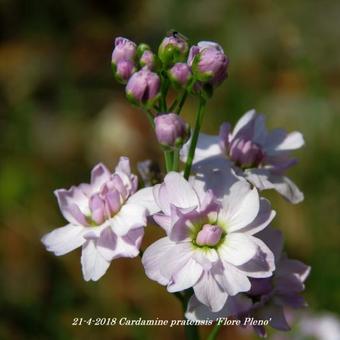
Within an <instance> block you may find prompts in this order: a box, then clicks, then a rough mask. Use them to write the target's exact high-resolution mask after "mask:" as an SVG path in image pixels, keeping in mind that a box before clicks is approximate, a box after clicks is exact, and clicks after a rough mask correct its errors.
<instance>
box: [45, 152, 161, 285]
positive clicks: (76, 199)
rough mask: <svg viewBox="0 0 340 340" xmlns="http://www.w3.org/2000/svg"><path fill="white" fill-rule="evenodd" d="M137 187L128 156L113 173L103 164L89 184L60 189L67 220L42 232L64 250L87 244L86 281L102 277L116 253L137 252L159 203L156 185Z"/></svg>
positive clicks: (53, 247)
mask: <svg viewBox="0 0 340 340" xmlns="http://www.w3.org/2000/svg"><path fill="white" fill-rule="evenodd" d="M136 190H137V176H135V175H133V174H131V171H130V164H129V159H128V158H126V157H121V158H120V161H119V163H118V165H117V167H116V169H115V171H114V173H110V171H109V170H108V169H107V168H106V167H105V166H104V165H103V164H98V165H96V166H95V167H94V168H93V170H92V173H91V183H90V184H80V185H79V186H77V187H76V186H73V187H71V188H70V189H69V190H65V189H60V190H56V191H55V194H56V196H57V199H58V203H59V207H60V210H61V212H62V214H63V215H64V217H65V219H66V220H67V221H68V224H67V225H66V226H64V227H62V228H58V229H55V230H53V231H52V232H50V233H48V234H46V235H45V236H44V237H43V238H42V242H43V244H44V245H45V246H46V249H47V250H48V251H51V252H53V253H54V254H55V255H57V256H60V255H64V254H66V253H68V252H70V251H72V250H74V249H76V248H78V247H82V255H81V264H82V271H83V276H84V279H85V280H86V281H89V280H93V281H97V280H98V279H99V278H100V277H102V276H103V275H104V274H105V272H106V270H107V269H108V267H109V265H110V262H111V261H112V260H113V259H115V258H119V257H135V256H137V255H138V254H139V247H140V244H141V241H142V238H143V233H144V231H143V227H144V226H145V225H146V217H147V215H148V214H149V213H151V212H154V211H155V210H154V209H155V205H154V204H153V197H152V189H151V188H145V189H142V190H139V191H137V192H136ZM156 209H157V208H156Z"/></svg>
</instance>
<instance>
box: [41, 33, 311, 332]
mask: <svg viewBox="0 0 340 340" xmlns="http://www.w3.org/2000/svg"><path fill="white" fill-rule="evenodd" d="M228 66H229V59H228V57H227V56H226V55H225V54H224V51H223V49H222V47H221V46H220V45H219V44H217V43H215V42H208V41H201V42H199V43H197V45H193V46H189V43H188V39H187V38H185V37H184V36H182V35H181V34H179V33H178V32H173V31H171V32H170V33H169V34H168V35H167V36H166V37H165V38H164V39H163V41H162V42H161V44H160V45H159V47H158V53H154V52H153V51H152V50H151V48H150V47H149V46H148V45H146V44H144V43H142V44H139V45H137V44H135V43H134V42H132V41H130V40H128V39H126V38H121V37H120V38H116V40H115V46H114V49H113V53H112V69H113V72H114V75H115V78H116V79H117V80H118V81H119V82H120V83H122V84H124V85H125V86H126V87H125V92H126V95H127V98H128V100H129V101H130V102H132V103H133V104H134V105H137V106H139V107H140V108H141V109H142V110H143V111H144V112H145V113H146V115H147V117H148V119H149V121H150V123H151V125H152V127H153V128H154V132H155V135H156V138H157V140H158V142H159V145H160V146H161V149H162V151H163V152H164V157H165V174H162V173H160V171H159V167H158V165H157V164H156V165H155V164H154V163H152V162H151V161H150V160H148V161H144V162H142V163H140V164H139V165H138V168H139V170H140V173H141V179H142V181H141V183H140V184H138V178H137V176H136V175H134V174H132V173H131V169H130V163H129V160H128V158H126V157H121V158H120V160H119V163H118V165H117V167H116V168H115V170H114V172H112V173H111V172H110V171H109V170H108V169H107V168H106V167H105V166H104V165H102V164H99V165H97V166H95V167H94V169H93V170H92V174H91V183H90V184H81V185H79V186H77V187H71V189H69V190H64V189H61V190H57V191H56V196H57V199H58V203H59V207H60V210H61V212H62V214H63V215H64V217H65V219H66V220H67V222H68V224H67V225H66V226H64V227H62V228H58V229H55V230H54V231H52V232H50V233H49V234H47V235H45V236H44V237H43V238H42V242H43V244H44V245H45V246H46V249H47V250H48V251H51V252H53V253H54V254H55V255H64V254H66V253H68V252H70V251H72V250H74V249H76V248H78V247H82V255H81V265H82V271H83V276H84V279H85V280H86V281H88V280H94V281H96V280H98V279H99V278H100V277H102V276H103V275H104V274H105V272H106V271H107V269H108V267H109V265H110V262H111V261H112V260H114V259H116V258H119V257H136V256H138V254H139V252H140V246H141V243H142V239H143V235H144V227H146V225H147V222H148V221H150V222H151V221H153V222H154V223H156V224H157V225H158V226H159V227H160V228H162V229H163V230H164V233H165V236H164V237H163V238H161V239H159V240H157V241H156V242H154V243H153V244H151V245H150V246H149V247H148V248H146V249H145V251H144V253H143V255H142V256H141V262H142V264H143V266H144V269H145V273H146V275H147V277H148V278H150V279H151V280H154V281H157V282H158V283H159V284H161V285H163V286H166V289H167V291H168V292H170V293H174V294H175V296H176V297H178V298H179V299H180V300H181V302H182V304H183V305H184V306H185V308H186V312H185V317H186V318H187V319H189V320H218V319H219V318H225V317H234V318H237V319H239V320H242V319H246V318H249V317H254V318H264V319H269V318H270V319H271V323H270V325H271V326H272V327H274V328H277V329H279V330H288V329H289V325H288V323H287V321H286V318H285V314H284V309H285V308H286V307H287V306H288V307H292V308H299V307H303V306H305V302H304V299H303V297H302V296H301V292H302V291H303V290H304V282H305V280H306V278H307V276H308V274H309V271H310V268H309V267H308V266H306V265H304V264H303V263H302V262H300V261H297V260H291V259H289V258H288V257H287V255H286V254H285V253H284V252H283V237H282V233H281V232H280V231H278V230H276V229H274V228H273V227H272V226H271V223H272V221H273V219H274V217H275V215H276V212H275V211H274V210H273V209H272V206H271V203H270V202H269V201H268V200H267V199H265V198H263V197H260V194H259V191H261V190H265V189H275V190H276V191H277V192H279V193H280V194H281V195H282V196H284V197H285V198H286V199H287V200H288V201H290V202H292V203H299V202H301V201H302V200H303V194H302V193H301V192H300V190H299V189H298V188H297V186H296V185H295V184H294V183H293V182H292V181H291V180H290V179H289V178H288V177H286V175H285V171H286V170H287V169H288V168H290V167H291V166H292V165H294V164H295V163H296V159H295V158H291V155H290V152H291V151H292V150H295V149H298V148H300V147H301V146H303V144H304V139H303V136H302V134H301V133H299V132H292V133H287V132H286V131H285V130H283V129H274V130H272V131H268V130H267V128H266V126H265V122H264V116H263V115H261V114H257V113H256V112H255V110H252V111H249V112H247V113H246V114H245V115H243V116H242V117H241V118H240V120H239V121H238V122H237V124H236V125H235V127H234V129H231V125H230V124H229V123H226V122H225V123H222V125H221V127H220V131H219V134H218V135H216V136H213V135H206V134H204V133H201V127H202V123H203V117H204V110H205V106H206V103H207V101H208V99H209V98H210V97H211V96H212V95H213V91H214V89H216V88H217V87H218V86H219V85H221V84H222V83H223V81H224V80H225V79H226V78H227V75H228ZM170 90H172V91H174V93H175V100H174V101H173V102H172V103H169V100H168V92H169V91H170ZM188 95H193V96H194V97H196V98H197V99H198V110H197V114H196V120H195V125H194V126H193V127H190V126H189V124H188V123H186V122H185V120H184V119H183V118H182V117H181V116H180V112H181V109H182V107H183V105H184V103H185V100H186V98H187V96H188ZM180 161H181V162H182V163H181V162H180ZM143 186H144V188H143ZM254 327H255V331H256V332H257V333H258V334H259V335H261V336H264V335H265V334H266V331H265V329H264V327H263V326H254ZM188 332H190V330H188Z"/></svg>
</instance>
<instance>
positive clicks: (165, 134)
mask: <svg viewBox="0 0 340 340" xmlns="http://www.w3.org/2000/svg"><path fill="white" fill-rule="evenodd" d="M155 131H156V136H157V140H158V142H159V143H160V144H162V145H164V146H169V147H178V146H180V145H182V144H184V143H185V141H186V140H187V138H188V131H189V128H188V125H187V124H186V123H185V122H184V120H183V119H182V118H181V117H180V116H178V115H177V114H176V113H166V114H162V115H160V116H157V117H156V118H155Z"/></svg>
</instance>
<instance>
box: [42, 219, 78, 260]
mask: <svg viewBox="0 0 340 340" xmlns="http://www.w3.org/2000/svg"><path fill="white" fill-rule="evenodd" d="M84 231H85V228H84V227H83V226H75V225H72V224H68V225H66V226H65V227H61V228H58V229H55V230H53V231H51V232H50V233H48V234H46V235H44V236H43V237H42V239H41V242H42V243H43V244H44V246H45V247H46V249H47V250H48V251H50V252H53V253H54V255H57V256H60V255H64V254H67V253H69V252H70V251H72V250H74V249H76V248H78V247H80V246H81V245H83V243H84V242H85V239H84V238H83V233H84Z"/></svg>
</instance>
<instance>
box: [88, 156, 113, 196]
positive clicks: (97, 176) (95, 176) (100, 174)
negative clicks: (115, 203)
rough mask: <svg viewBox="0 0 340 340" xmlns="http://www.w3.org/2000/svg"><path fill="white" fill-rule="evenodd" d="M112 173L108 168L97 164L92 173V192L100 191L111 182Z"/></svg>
mask: <svg viewBox="0 0 340 340" xmlns="http://www.w3.org/2000/svg"><path fill="white" fill-rule="evenodd" d="M110 177H111V173H110V171H109V170H108V168H107V167H106V166H105V165H104V164H102V163H99V164H97V165H96V166H95V167H94V168H93V169H92V171H91V187H92V192H96V191H99V190H100V188H101V186H102V185H103V184H104V183H106V182H107V181H108V180H110Z"/></svg>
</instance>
